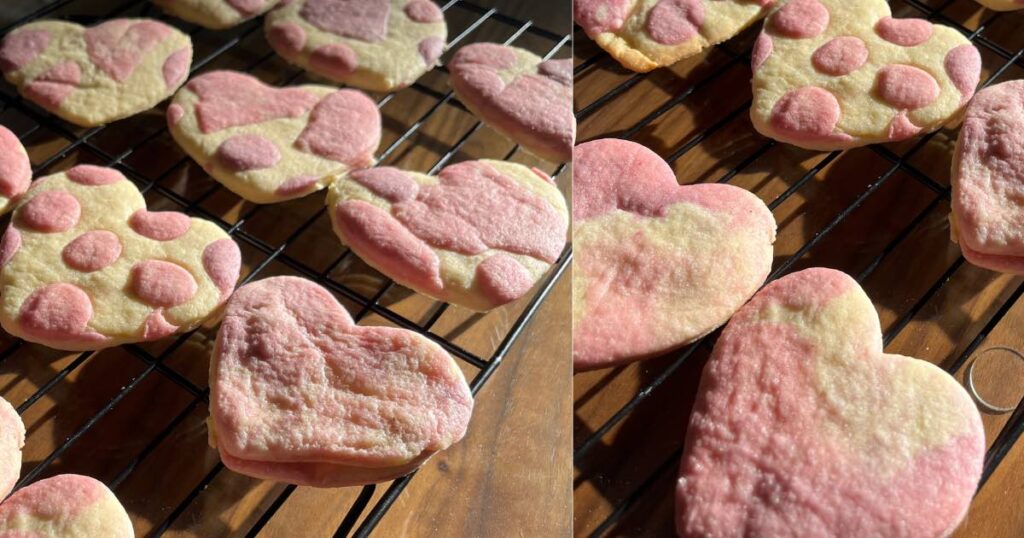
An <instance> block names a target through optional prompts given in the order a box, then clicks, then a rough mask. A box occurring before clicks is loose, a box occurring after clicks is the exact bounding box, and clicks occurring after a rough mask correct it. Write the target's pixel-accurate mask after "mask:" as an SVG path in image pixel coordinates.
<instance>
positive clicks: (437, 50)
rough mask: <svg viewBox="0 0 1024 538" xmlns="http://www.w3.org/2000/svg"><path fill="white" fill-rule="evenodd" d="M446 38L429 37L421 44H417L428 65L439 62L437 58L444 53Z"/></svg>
mask: <svg viewBox="0 0 1024 538" xmlns="http://www.w3.org/2000/svg"><path fill="white" fill-rule="evenodd" d="M444 44H445V43H444V40H443V39H441V38H440V37H428V38H426V39H424V40H423V41H420V44H419V45H417V46H416V48H417V50H419V53H420V57H422V58H423V62H424V63H426V64H427V65H434V64H435V63H437V59H438V58H440V57H441V54H442V53H444Z"/></svg>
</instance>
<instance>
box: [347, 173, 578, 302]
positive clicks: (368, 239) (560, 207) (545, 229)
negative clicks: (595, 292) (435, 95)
mask: <svg viewBox="0 0 1024 538" xmlns="http://www.w3.org/2000/svg"><path fill="white" fill-rule="evenodd" d="M327 205H328V207H329V212H330V215H331V223H332V224H333V226H334V231H335V233H337V234H338V237H339V238H341V241H342V242H343V243H344V244H346V245H348V247H349V248H351V249H352V252H354V253H355V254H356V255H358V256H359V257H360V258H362V259H363V261H365V262H366V263H367V264H369V265H370V266H372V267H374V268H375V269H377V270H378V271H380V272H381V273H383V274H384V275H386V276H388V277H390V278H391V279H392V280H394V281H395V282H397V283H399V284H401V285H403V286H406V287H408V288H410V289H413V290H415V291H417V292H420V293H422V294H424V295H429V296H430V297H433V298H435V299H438V300H441V301H446V302H450V303H454V304H458V305H461V306H464V307H466V308H469V309H471V310H477V311H485V310H490V309H492V308H495V307H498V306H501V305H503V304H505V303H508V302H511V301H514V300H516V299H518V298H520V297H522V296H524V295H526V293H527V292H529V291H530V289H531V288H532V287H533V285H534V284H535V283H536V282H537V280H539V279H540V277H541V276H542V275H543V274H544V273H545V272H546V271H547V270H548V269H549V268H550V267H551V265H552V264H553V263H554V262H555V261H556V260H557V259H558V256H559V255H560V254H561V252H562V248H563V247H564V246H565V241H566V232H567V228H568V220H569V216H568V210H567V208H566V205H565V199H564V198H563V197H562V194H561V193H560V192H559V191H558V188H557V187H555V184H554V183H553V182H552V181H551V179H550V178H549V177H547V176H546V175H544V174H542V173H541V172H538V171H536V170H533V169H530V168H527V167H525V166H523V165H520V164H515V163H508V162H503V161H491V160H480V161H466V162H462V163H459V164H454V165H451V166H447V167H445V168H444V169H442V170H441V172H440V173H438V174H437V176H436V177H435V176H428V175H425V174H419V173H416V172H408V171H405V170H399V169H397V168H390V167H380V168H369V169H366V170H360V171H357V172H352V173H350V174H348V175H347V176H342V177H340V178H338V180H336V181H335V182H334V183H333V184H332V185H331V189H330V193H329V194H328V197H327Z"/></svg>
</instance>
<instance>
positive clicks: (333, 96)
mask: <svg viewBox="0 0 1024 538" xmlns="http://www.w3.org/2000/svg"><path fill="white" fill-rule="evenodd" d="M167 122H168V124H169V125H170V130H171V135H172V136H173V137H174V140H175V141H177V142H178V144H179V145H180V146H181V147H182V148H183V149H184V150H185V152H186V153H188V154H189V155H190V156H191V157H192V158H193V159H195V160H196V161H197V162H199V163H200V164H201V165H202V166H203V168H205V169H206V170H207V171H208V172H209V173H210V175H211V176H213V178H214V179H216V180H217V181H219V182H221V183H222V184H224V186H225V187H227V188H229V189H231V190H232V191H234V192H235V193H236V194H238V195H239V196H241V197H242V198H245V199H246V200H249V201H250V202H255V203H261V204H266V203H272V202H280V201H282V200H289V199H292V198H298V197H300V196H305V195H307V194H309V193H311V192H314V191H318V190H320V189H322V188H324V187H326V186H327V184H328V183H329V182H330V180H331V179H332V177H334V176H337V175H341V174H343V173H345V172H346V171H348V170H349V169H352V168H363V167H366V166H370V165H372V164H373V161H374V157H373V153H374V152H375V151H376V150H377V146H378V145H379V144H380V136H381V121H380V111H379V110H378V109H377V104H376V103H374V102H373V100H372V99H370V98H369V97H367V96H366V95H365V94H363V93H362V92H359V91H356V90H339V89H337V88H332V87H328V86H318V85H305V86H294V87H289V88H275V87H273V86H268V85H266V84H264V83H263V82H261V81H260V80H259V79H257V78H256V77H253V76H252V75H247V74H245V73H238V72H236V71H213V72H210V73H206V74H203V75H201V76H198V77H196V78H193V79H192V80H190V81H189V82H188V84H186V85H185V87H184V88H182V89H181V90H180V91H179V92H178V93H177V94H176V95H175V96H174V100H173V101H172V102H171V104H170V106H168V108H167Z"/></svg>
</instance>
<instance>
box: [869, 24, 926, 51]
mask: <svg viewBox="0 0 1024 538" xmlns="http://www.w3.org/2000/svg"><path fill="white" fill-rule="evenodd" d="M933 31H934V26H932V23H930V22H928V21H926V20H924V19H894V18H892V17H884V18H882V19H881V20H879V21H878V24H876V25H875V32H877V33H878V35H879V36H880V37H881V38H882V39H884V40H886V41H888V42H890V43H895V44H897V45H900V46H903V47H913V46H917V45H920V44H921V43H924V42H925V41H928V39H929V38H931V37H932V32H933Z"/></svg>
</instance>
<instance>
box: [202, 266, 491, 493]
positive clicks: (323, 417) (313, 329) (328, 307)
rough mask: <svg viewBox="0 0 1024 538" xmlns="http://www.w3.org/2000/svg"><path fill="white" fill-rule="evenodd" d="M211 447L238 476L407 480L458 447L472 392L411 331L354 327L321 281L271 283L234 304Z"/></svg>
mask: <svg viewBox="0 0 1024 538" xmlns="http://www.w3.org/2000/svg"><path fill="white" fill-rule="evenodd" d="M210 389H211V395H210V423H211V428H210V440H211V444H213V445H214V446H216V447H217V449H218V450H219V451H220V455H221V460H222V461H223V462H224V465H226V466H227V467H228V468H230V469H234V470H235V471H238V472H240V473H243V474H247V475H251V476H256V477H259V478H267V479H271V480H278V481H283V482H290V483H293V484H301V485H310V486H316V487H340V486H349V485H356V484H367V483H371V482H382V481H385V480H391V479H393V478H397V477H399V476H402V475H405V474H408V473H409V472H411V471H412V470H414V469H416V468H417V467H418V466H419V465H421V464H422V463H423V462H424V461H426V460H427V458H429V457H430V456H431V455H433V454H434V453H436V452H438V451H440V450H444V449H446V448H448V447H449V446H451V445H452V444H454V443H456V442H458V441H459V439H461V438H462V436H463V435H464V434H465V432H466V427H467V425H468V424H469V418H470V415H471V414H472V411H473V397H472V395H471V394H470V391H469V386H468V385H467V384H466V380H465V378H464V377H463V375H462V371H461V370H459V367H458V365H456V364H455V360H454V359H452V357H451V356H450V355H448V353H446V352H445V351H444V350H443V349H441V347H440V346H438V345H437V344H435V343H434V342H431V341H430V340H429V339H427V338H426V337H423V336H421V335H418V334H416V333H414V332H412V331H407V330H404V329H395V328H389V327H363V326H358V325H355V324H354V323H353V322H352V317H351V316H349V314H348V312H346V311H345V309H344V308H343V307H342V306H341V305H340V304H339V303H338V302H337V300H335V298H334V297H333V296H332V295H331V294H330V292H328V291H327V290H325V289H324V288H322V287H320V286H319V285H317V284H315V283H313V282H310V281H308V280H305V279H301V278H296V277H273V278H268V279H264V280H260V281H257V282H254V283H252V284H247V285H245V286H242V287H241V288H239V289H238V291H236V292H235V294H234V295H233V296H232V297H231V299H230V300H229V301H228V304H227V308H226V310H225V315H224V321H223V322H222V323H221V326H220V330H219V331H218V332H217V342H216V345H215V347H214V352H213V361H212V363H211V364H210Z"/></svg>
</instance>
